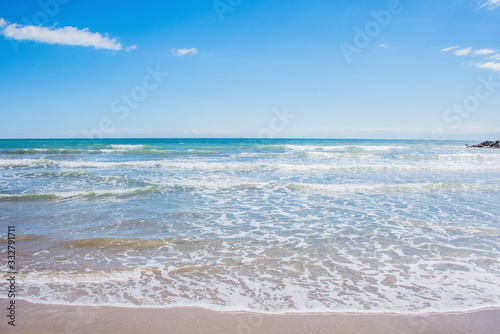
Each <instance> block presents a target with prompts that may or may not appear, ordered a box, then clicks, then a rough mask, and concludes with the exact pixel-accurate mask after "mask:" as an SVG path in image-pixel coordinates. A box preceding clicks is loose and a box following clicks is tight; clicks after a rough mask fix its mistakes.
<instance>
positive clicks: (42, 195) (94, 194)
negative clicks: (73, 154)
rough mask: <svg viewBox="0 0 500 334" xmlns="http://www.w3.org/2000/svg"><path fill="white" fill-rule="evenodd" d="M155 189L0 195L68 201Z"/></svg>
mask: <svg viewBox="0 0 500 334" xmlns="http://www.w3.org/2000/svg"><path fill="white" fill-rule="evenodd" d="M155 190H156V189H155V187H143V188H125V189H109V190H89V191H67V192H52V193H22V194H0V201H1V200H5V201H8V200H11V201H12V200H36V199H68V198H75V197H104V196H116V197H119V196H127V195H134V194H144V193H152V192H154V191H155Z"/></svg>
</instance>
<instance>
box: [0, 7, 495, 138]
mask: <svg viewBox="0 0 500 334" xmlns="http://www.w3.org/2000/svg"><path fill="white" fill-rule="evenodd" d="M499 5H500V1H499V0H489V1H488V0H484V1H483V0H436V1H430V0H428V1H416V0H400V1H397V0H391V1H379V0H358V1H355V0H353V1H333V0H330V1H326V0H318V1H293V0H274V1H258V0H254V1H250V0H216V1H213V0H182V1H181V0H177V1H144V2H139V1H128V0H121V1H80V0H41V1H22V0H20V1H16V2H7V1H3V2H2V3H1V4H0V18H1V19H0V113H1V116H2V117H1V120H2V121H1V122H0V138H81V137H87V136H90V137H101V136H102V137H104V138H114V137H124V138H128V137H139V138H140V137H158V138H159V137H162V138H163V137H165V138H168V137H250V138H258V137H265V138H267V137H276V138H287V137H292V138H293V137H297V138H402V139H499V138H500V112H499V111H500V110H499V109H500V75H499V74H500V38H499V37H498V36H500V6H499ZM374 13H376V14H374ZM166 73H168V75H167V74H166Z"/></svg>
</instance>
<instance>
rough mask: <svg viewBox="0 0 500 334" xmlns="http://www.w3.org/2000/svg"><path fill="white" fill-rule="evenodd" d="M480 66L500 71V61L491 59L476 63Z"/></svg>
mask: <svg viewBox="0 0 500 334" xmlns="http://www.w3.org/2000/svg"><path fill="white" fill-rule="evenodd" d="M476 66H477V67H479V68H487V69H490V70H493V71H497V72H500V63H498V62H495V61H490V62H488V63H482V64H476Z"/></svg>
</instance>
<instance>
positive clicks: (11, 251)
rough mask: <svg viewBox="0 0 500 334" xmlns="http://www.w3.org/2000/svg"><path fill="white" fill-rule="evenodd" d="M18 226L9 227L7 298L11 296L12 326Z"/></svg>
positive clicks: (14, 321) (9, 316)
mask: <svg viewBox="0 0 500 334" xmlns="http://www.w3.org/2000/svg"><path fill="white" fill-rule="evenodd" d="M15 232H16V227H15V226H8V227H7V267H8V269H9V271H8V272H7V275H10V276H9V278H7V282H9V291H8V292H7V298H9V307H7V311H8V312H7V317H8V318H9V319H10V321H8V322H7V323H8V324H9V325H11V326H16V275H17V271H16V247H15V246H14V245H15V244H16V234H15Z"/></svg>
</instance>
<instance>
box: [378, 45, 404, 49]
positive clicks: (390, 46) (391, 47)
mask: <svg viewBox="0 0 500 334" xmlns="http://www.w3.org/2000/svg"><path fill="white" fill-rule="evenodd" d="M378 47H379V48H384V49H396V50H397V49H400V47H399V46H392V45H388V44H379V45H378Z"/></svg>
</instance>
